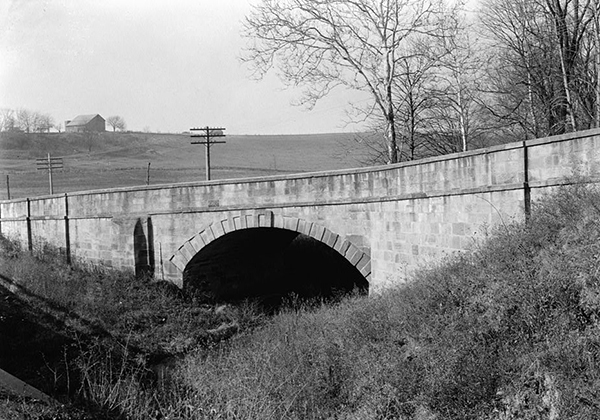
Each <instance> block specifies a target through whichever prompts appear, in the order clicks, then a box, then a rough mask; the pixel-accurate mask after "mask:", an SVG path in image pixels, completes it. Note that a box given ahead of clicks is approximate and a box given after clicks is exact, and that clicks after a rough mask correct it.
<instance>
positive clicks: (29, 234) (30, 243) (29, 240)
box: [25, 198, 33, 251]
mask: <svg viewBox="0 0 600 420" xmlns="http://www.w3.org/2000/svg"><path fill="white" fill-rule="evenodd" d="M25 223H26V224H27V249H28V250H29V251H33V233H32V232H31V200H30V199H29V198H28V199H27V217H26V218H25Z"/></svg>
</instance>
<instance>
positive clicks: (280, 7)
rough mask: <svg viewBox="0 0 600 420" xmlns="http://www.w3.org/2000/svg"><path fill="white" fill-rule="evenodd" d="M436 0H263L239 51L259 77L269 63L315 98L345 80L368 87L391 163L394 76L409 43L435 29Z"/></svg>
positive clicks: (307, 99)
mask: <svg viewBox="0 0 600 420" xmlns="http://www.w3.org/2000/svg"><path fill="white" fill-rule="evenodd" d="M440 11H441V4H440V3H439V2H438V0H262V2H260V3H259V4H258V5H256V6H254V7H253V9H252V11H251V13H250V15H249V16H248V17H247V19H246V21H245V24H244V31H243V33H244V35H245V36H246V37H247V38H248V39H249V46H248V47H247V49H246V51H245V53H246V54H245V56H244V57H243V59H244V60H245V61H246V62H249V63H250V64H251V65H252V68H253V70H254V72H255V75H256V76H258V77H262V76H263V75H264V74H265V73H266V72H267V71H269V70H270V69H271V68H273V67H277V68H278V69H279V71H280V75H281V78H282V80H283V81H284V82H285V83H287V84H289V85H292V86H302V87H304V88H305V90H304V95H303V97H302V98H301V100H300V103H303V104H306V105H308V106H313V105H314V104H315V103H316V101H318V100H319V99H320V98H322V97H324V96H325V95H327V94H328V93H329V92H330V91H331V90H332V89H334V88H336V87H338V86H342V87H345V88H348V89H354V90H359V91H364V92H368V93H369V94H370V95H371V98H372V99H373V102H372V104H371V105H372V106H371V108H370V109H371V111H372V112H373V113H377V114H378V115H379V116H380V117H382V118H383V119H384V120H385V125H386V128H385V137H386V143H387V162H388V163H396V162H398V161H399V159H398V144H397V138H396V127H395V118H396V114H395V107H394V103H395V89H394V83H395V79H396V78H397V77H399V76H400V73H401V72H402V71H404V67H403V66H402V65H401V63H403V62H404V60H405V59H406V58H408V57H410V56H412V55H414V54H415V52H414V51H412V50H410V49H409V48H408V43H409V41H410V40H411V39H413V38H415V37H427V36H432V35H434V34H435V33H436V25H437V23H438V22H439V20H438V18H439V13H440Z"/></svg>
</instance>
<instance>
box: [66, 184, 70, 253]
mask: <svg viewBox="0 0 600 420" xmlns="http://www.w3.org/2000/svg"><path fill="white" fill-rule="evenodd" d="M65 258H66V261H67V264H71V234H70V232H69V196H68V195H67V194H66V193H65Z"/></svg>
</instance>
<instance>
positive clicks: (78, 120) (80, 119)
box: [67, 114, 104, 127]
mask: <svg viewBox="0 0 600 420" xmlns="http://www.w3.org/2000/svg"><path fill="white" fill-rule="evenodd" d="M96 116H98V117H100V118H102V116H101V115H100V114H87V115H78V116H76V117H75V118H74V119H73V120H71V121H70V122H69V123H68V124H67V127H73V126H78V125H86V124H87V123H89V122H90V121H92V120H93V119H94V118H96ZM102 119H104V118H102Z"/></svg>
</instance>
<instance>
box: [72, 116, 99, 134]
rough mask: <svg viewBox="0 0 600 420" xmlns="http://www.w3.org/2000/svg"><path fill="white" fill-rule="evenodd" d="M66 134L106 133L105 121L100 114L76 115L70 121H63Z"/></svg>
mask: <svg viewBox="0 0 600 420" xmlns="http://www.w3.org/2000/svg"><path fill="white" fill-rule="evenodd" d="M65 131H66V132H67V133H81V132H84V131H106V121H105V120H104V118H102V116H101V115H100V114H88V115H78V116H77V117H75V118H74V119H72V120H67V121H65Z"/></svg>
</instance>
